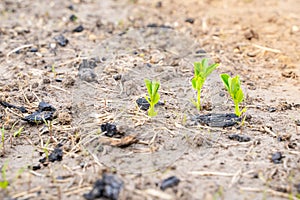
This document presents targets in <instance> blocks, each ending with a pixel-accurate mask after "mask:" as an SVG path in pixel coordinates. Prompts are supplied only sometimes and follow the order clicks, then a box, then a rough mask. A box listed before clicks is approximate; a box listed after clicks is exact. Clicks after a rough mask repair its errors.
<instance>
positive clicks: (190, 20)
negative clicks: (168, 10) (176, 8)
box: [185, 17, 195, 24]
mask: <svg viewBox="0 0 300 200" xmlns="http://www.w3.org/2000/svg"><path fill="white" fill-rule="evenodd" d="M185 22H187V23H190V24H194V22H195V19H194V18H191V17H189V18H186V19H185Z"/></svg>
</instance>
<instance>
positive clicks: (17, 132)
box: [14, 126, 24, 137]
mask: <svg viewBox="0 0 300 200" xmlns="http://www.w3.org/2000/svg"><path fill="white" fill-rule="evenodd" d="M23 128H24V126H22V127H20V128H19V130H17V131H15V132H14V137H20V135H21V133H22V131H23Z"/></svg>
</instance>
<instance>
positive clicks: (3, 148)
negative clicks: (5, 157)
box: [1, 125, 5, 154]
mask: <svg viewBox="0 0 300 200" xmlns="http://www.w3.org/2000/svg"><path fill="white" fill-rule="evenodd" d="M4 133H5V130H4V125H3V126H2V128H1V147H2V152H3V154H5V146H4V141H5V137H4Z"/></svg>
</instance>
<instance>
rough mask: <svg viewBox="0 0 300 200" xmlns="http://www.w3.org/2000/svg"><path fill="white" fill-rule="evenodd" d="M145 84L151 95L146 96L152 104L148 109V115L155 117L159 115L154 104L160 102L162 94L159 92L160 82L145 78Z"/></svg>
mask: <svg viewBox="0 0 300 200" xmlns="http://www.w3.org/2000/svg"><path fill="white" fill-rule="evenodd" d="M145 84H146V87H147V91H148V95H149V97H148V96H145V98H146V100H147V101H148V103H149V104H150V107H149V109H148V115H149V116H150V117H154V116H156V115H157V112H155V111H154V106H155V104H157V103H158V101H159V99H160V95H159V94H158V89H159V86H160V83H159V82H157V81H150V80H148V79H145Z"/></svg>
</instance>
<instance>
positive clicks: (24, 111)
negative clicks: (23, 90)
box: [0, 101, 27, 113]
mask: <svg viewBox="0 0 300 200" xmlns="http://www.w3.org/2000/svg"><path fill="white" fill-rule="evenodd" d="M0 105H1V106H3V107H5V108H15V109H17V110H19V111H20V112H22V113H27V110H26V108H25V107H23V106H15V105H12V104H10V103H7V102H5V101H0Z"/></svg>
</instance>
